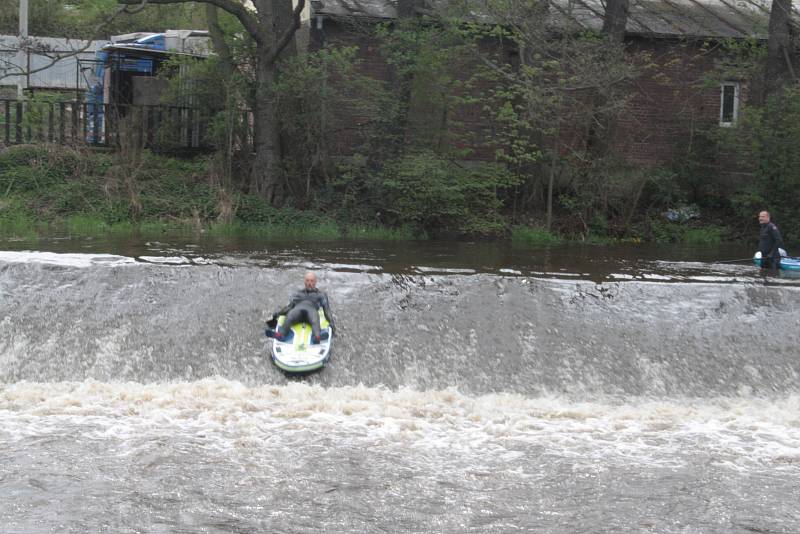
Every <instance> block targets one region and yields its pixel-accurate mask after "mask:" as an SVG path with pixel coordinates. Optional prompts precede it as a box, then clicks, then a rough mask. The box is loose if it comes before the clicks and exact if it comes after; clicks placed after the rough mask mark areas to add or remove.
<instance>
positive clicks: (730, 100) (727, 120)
mask: <svg viewBox="0 0 800 534" xmlns="http://www.w3.org/2000/svg"><path fill="white" fill-rule="evenodd" d="M719 96H720V97H719V125H720V126H733V125H734V124H736V119H738V118H739V82H723V83H722V85H721V86H720V95H719Z"/></svg>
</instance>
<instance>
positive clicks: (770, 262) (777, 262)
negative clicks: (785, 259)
mask: <svg viewBox="0 0 800 534" xmlns="http://www.w3.org/2000/svg"><path fill="white" fill-rule="evenodd" d="M758 222H759V224H760V225H761V231H760V232H759V234H758V250H759V251H760V252H761V268H762V269H778V268H779V267H780V266H781V253H780V248H781V247H782V246H783V237H781V231H780V230H778V227H777V226H776V225H775V223H773V222H771V221H770V215H769V212H768V211H766V210H764V211H761V212H760V213H759V214H758Z"/></svg>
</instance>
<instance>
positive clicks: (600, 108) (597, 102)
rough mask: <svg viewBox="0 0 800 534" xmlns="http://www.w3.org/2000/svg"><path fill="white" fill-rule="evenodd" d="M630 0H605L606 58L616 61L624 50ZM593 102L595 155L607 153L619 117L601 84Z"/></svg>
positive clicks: (591, 144) (591, 146) (591, 142)
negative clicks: (610, 105)
mask: <svg viewBox="0 0 800 534" xmlns="http://www.w3.org/2000/svg"><path fill="white" fill-rule="evenodd" d="M628 1H629V0H608V1H607V2H606V10H605V18H604V19H603V33H604V34H605V36H606V39H605V41H606V46H607V47H608V50H607V51H606V54H607V56H606V57H607V59H608V60H609V61H611V62H615V61H617V57H616V56H617V54H620V53H621V51H622V44H623V43H624V42H625V28H626V26H627V25H628V11H629V5H628ZM593 100H594V102H593V104H592V106H593V108H594V112H593V113H592V123H591V125H590V128H589V139H588V140H587V141H588V145H589V149H590V151H591V152H592V154H594V155H595V156H596V157H599V158H603V157H606V156H608V154H609V152H610V151H611V147H612V145H613V142H614V135H615V132H616V117H615V116H614V113H613V112H611V111H609V110H608V107H609V104H610V101H609V96H608V95H607V94H605V93H604V89H603V88H600V89H599V90H598V91H597V92H595V95H594V98H593Z"/></svg>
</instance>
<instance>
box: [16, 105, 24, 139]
mask: <svg viewBox="0 0 800 534" xmlns="http://www.w3.org/2000/svg"><path fill="white" fill-rule="evenodd" d="M14 119H15V120H14V122H15V123H16V125H15V126H16V128H15V133H16V135H17V137H16V142H17V144H18V145H19V144H22V143H24V142H25V141H24V139H23V138H22V102H21V101H17V116H16V117H15V118H14Z"/></svg>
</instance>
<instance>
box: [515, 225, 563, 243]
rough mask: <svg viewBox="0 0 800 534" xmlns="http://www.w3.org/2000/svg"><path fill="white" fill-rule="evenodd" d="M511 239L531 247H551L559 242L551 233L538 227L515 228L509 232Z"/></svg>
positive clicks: (558, 238)
mask: <svg viewBox="0 0 800 534" xmlns="http://www.w3.org/2000/svg"><path fill="white" fill-rule="evenodd" d="M511 239H512V240H513V241H519V242H522V243H528V244H531V245H552V244H555V243H559V242H561V238H560V237H558V236H557V235H556V234H554V233H553V232H551V231H549V230H547V229H545V228H538V227H530V226H517V227H516V228H514V229H513V230H512V231H511Z"/></svg>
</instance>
